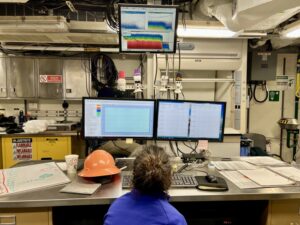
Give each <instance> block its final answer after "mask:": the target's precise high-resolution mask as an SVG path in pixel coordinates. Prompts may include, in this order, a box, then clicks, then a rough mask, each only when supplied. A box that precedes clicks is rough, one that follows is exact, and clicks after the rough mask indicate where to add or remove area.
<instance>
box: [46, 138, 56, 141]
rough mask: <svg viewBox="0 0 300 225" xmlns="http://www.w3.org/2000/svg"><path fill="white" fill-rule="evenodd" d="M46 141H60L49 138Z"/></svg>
mask: <svg viewBox="0 0 300 225" xmlns="http://www.w3.org/2000/svg"><path fill="white" fill-rule="evenodd" d="M46 141H58V139H57V138H47V139H46Z"/></svg>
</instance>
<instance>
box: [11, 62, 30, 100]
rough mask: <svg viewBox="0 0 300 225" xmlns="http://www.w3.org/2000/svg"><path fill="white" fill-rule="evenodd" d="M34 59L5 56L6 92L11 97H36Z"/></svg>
mask: <svg viewBox="0 0 300 225" xmlns="http://www.w3.org/2000/svg"><path fill="white" fill-rule="evenodd" d="M34 65H35V62H34V59H33V58H26V57H19V58H18V57H10V58H7V93H8V97H11V98H34V97H36V88H35V87H36V86H35V83H36V80H35V69H34Z"/></svg>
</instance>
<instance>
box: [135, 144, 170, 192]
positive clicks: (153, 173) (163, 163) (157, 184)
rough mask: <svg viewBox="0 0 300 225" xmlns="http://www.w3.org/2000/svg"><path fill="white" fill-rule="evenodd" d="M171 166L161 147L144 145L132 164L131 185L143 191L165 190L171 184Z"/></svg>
mask: <svg viewBox="0 0 300 225" xmlns="http://www.w3.org/2000/svg"><path fill="white" fill-rule="evenodd" d="M171 176H172V168H171V164H170V160H169V156H168V154H167V153H166V152H165V151H164V149H163V148H161V147H158V146H155V145H150V146H146V147H145V148H144V149H143V150H142V151H141V152H140V153H139V154H138V155H137V157H136V159H135V161H134V164H133V181H132V182H133V187H134V188H135V189H137V190H139V191H141V192H143V193H148V194H152V193H160V192H164V191H167V190H168V189H169V187H170V185H171Z"/></svg>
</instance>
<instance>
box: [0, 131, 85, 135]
mask: <svg viewBox="0 0 300 225" xmlns="http://www.w3.org/2000/svg"><path fill="white" fill-rule="evenodd" d="M77 135H80V133H79V131H77V130H72V131H45V132H41V133H30V134H29V133H16V134H7V133H5V132H1V133H0V137H18V136H19V137H49V136H77Z"/></svg>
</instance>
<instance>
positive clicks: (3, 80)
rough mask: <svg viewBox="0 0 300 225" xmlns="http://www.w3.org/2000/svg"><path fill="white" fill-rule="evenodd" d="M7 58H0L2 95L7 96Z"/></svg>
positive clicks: (0, 87) (0, 88) (0, 92)
mask: <svg viewBox="0 0 300 225" xmlns="http://www.w3.org/2000/svg"><path fill="white" fill-rule="evenodd" d="M5 61H6V58H4V57H1V58H0V97H6V96H7V88H6V63H5Z"/></svg>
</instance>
